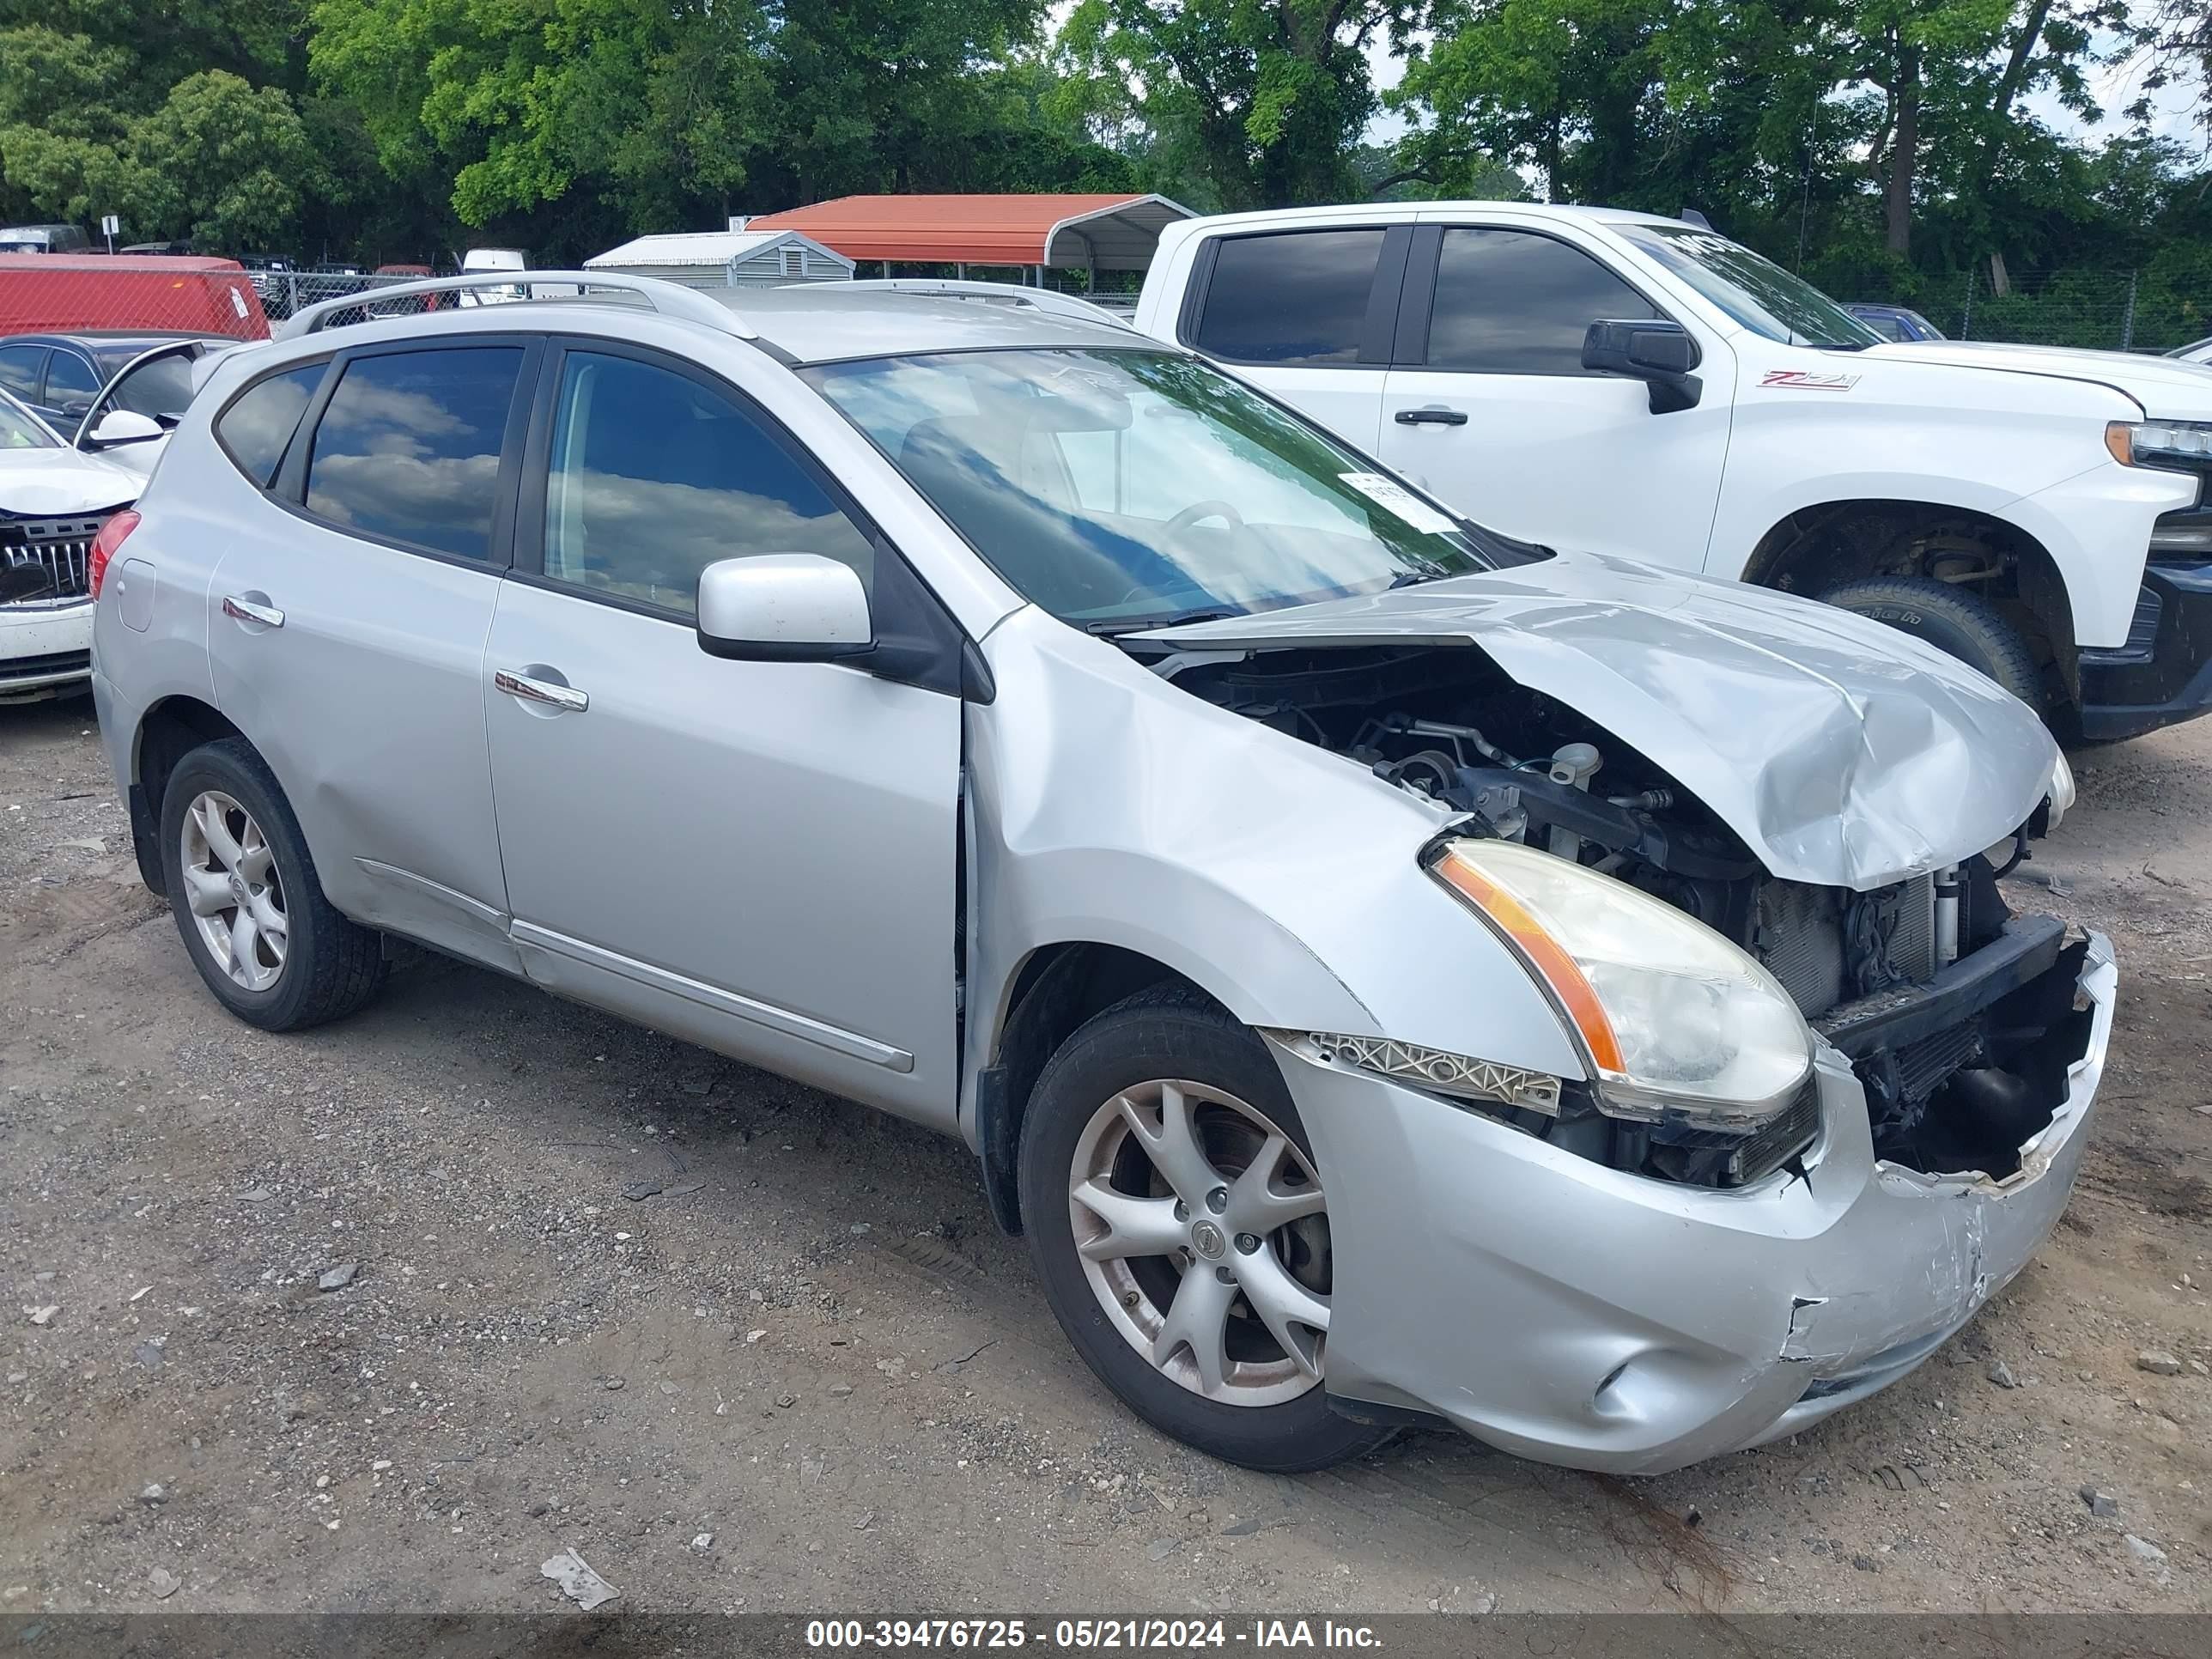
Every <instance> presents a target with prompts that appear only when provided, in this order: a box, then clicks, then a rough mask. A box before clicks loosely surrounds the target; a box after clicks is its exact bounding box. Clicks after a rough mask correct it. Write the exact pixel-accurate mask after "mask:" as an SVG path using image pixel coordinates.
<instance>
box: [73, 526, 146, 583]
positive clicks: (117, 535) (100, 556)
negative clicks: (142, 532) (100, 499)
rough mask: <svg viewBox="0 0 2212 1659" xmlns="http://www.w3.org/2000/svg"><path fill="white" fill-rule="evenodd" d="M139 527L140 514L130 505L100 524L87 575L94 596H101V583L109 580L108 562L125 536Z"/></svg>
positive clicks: (93, 542) (93, 540) (93, 544)
mask: <svg viewBox="0 0 2212 1659" xmlns="http://www.w3.org/2000/svg"><path fill="white" fill-rule="evenodd" d="M137 527H138V515H137V513H133V512H132V511H131V509H130V508H129V507H125V508H124V509H123V510H122V511H121V512H120V513H114V514H112V515H111V516H110V517H109V519H108V520H107V522H106V524H104V525H102V526H100V534H98V535H97V536H94V538H92V559H91V563H90V565H89V567H88V568H87V569H86V571H85V577H86V580H87V581H88V583H89V585H90V586H91V588H92V597H93V598H94V599H98V598H99V597H100V583H102V582H104V581H106V580H107V562H108V561H109V560H110V559H112V558H113V557H114V556H115V550H116V549H117V548H118V547H120V546H122V545H123V538H125V536H128V535H129V534H130V533H131V532H132V531H134V530H136V529H137Z"/></svg>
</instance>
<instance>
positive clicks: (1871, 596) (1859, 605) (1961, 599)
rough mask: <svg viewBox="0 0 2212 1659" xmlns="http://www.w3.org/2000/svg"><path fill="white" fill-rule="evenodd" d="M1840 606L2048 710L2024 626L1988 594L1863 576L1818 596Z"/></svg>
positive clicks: (1916, 579)
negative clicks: (2008, 618)
mask: <svg viewBox="0 0 2212 1659" xmlns="http://www.w3.org/2000/svg"><path fill="white" fill-rule="evenodd" d="M1820 599H1822V600H1823V601H1824V602H1825V603H1826V604H1828V605H1834V606H1836V607H1837V608H1838V610H1843V611H1856V612H1857V614H1858V615H1860V616H1862V617H1871V618H1872V619H1873V620H1874V621H1875V622H1878V623H1885V624H1887V626H1889V627H1891V628H1894V629H1897V630H1898V631H1899V633H1903V634H1910V635H1912V637H1913V638H1915V639H1917V640H1919V641H1923V643H1925V644H1928V645H1932V646H1934V647H1936V649H1937V650H1938V651H1941V652H1942V653H1944V654H1945V655H1946V656H1950V657H1956V658H1957V659H1959V660H1960V662H1963V663H1965V664H1966V665H1967V666H1968V667H1970V668H1973V669H1977V670H1978V671H1980V672H1981V673H1983V674H1984V675H1986V676H1987V677H1988V678H1990V679H1993V680H1995V681H1996V683H1997V684H1999V685H2001V686H2002V687H2003V688H2004V689H2005V690H2008V691H2009V692H2011V693H2012V694H2013V696H2015V697H2018V698H2019V699H2020V700H2021V702H2024V703H2026V704H2027V706H2028V707H2029V708H2033V709H2034V710H2035V711H2036V713H2038V714H2042V713H2044V712H2045V701H2046V700H2045V696H2044V689H2043V674H2042V671H2041V670H2039V668H2038V667H2037V666H2036V662H2035V653H2034V652H2033V651H2032V650H2031V649H2029V647H2028V643H2027V641H2026V640H2025V639H2023V638H2021V633H2020V630H2019V629H2016V628H2015V627H2014V626H2013V625H2012V624H2011V623H2008V622H2007V621H2006V620H2005V619H2004V617H2003V616H2002V614H2001V613H2000V612H1999V611H1997V609H1996V606H1995V605H1991V604H1990V602H1989V601H1988V600H1987V599H1983V598H1982V597H1981V596H1980V595H1979V594H1976V593H1970V592H1966V590H1965V589H1964V588H1961V587H1959V586H1956V585H1954V584H1953V583H1951V582H1940V581H1937V580H1935V579H1934V578H1932V577H1929V576H1863V577H1861V578H1860V579H1859V580H1857V581H1848V582H1843V583H1839V584H1838V586H1834V587H1832V588H1830V589H1828V590H1827V592H1825V593H1822V594H1821V595H1820Z"/></svg>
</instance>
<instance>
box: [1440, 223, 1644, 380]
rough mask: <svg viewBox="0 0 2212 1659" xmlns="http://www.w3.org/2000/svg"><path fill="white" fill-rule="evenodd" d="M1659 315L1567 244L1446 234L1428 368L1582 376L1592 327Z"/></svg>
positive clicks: (1517, 235)
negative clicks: (1605, 321)
mask: <svg viewBox="0 0 2212 1659" xmlns="http://www.w3.org/2000/svg"><path fill="white" fill-rule="evenodd" d="M1657 315H1658V313H1657V312H1656V311H1654V310H1653V309H1652V308H1651V307H1650V306H1649V305H1647V304H1645V303H1644V301H1643V300H1642V299H1641V298H1640V297H1638V295H1637V292H1636V290H1635V289H1632V288H1631V287H1629V286H1628V284H1627V283H1624V282H1622V281H1621V280H1620V277H1618V276H1614V275H1613V273H1612V272H1611V271H1609V270H1607V269H1606V268H1605V267H1604V266H1603V265H1601V264H1598V262H1597V261H1596V260H1595V259H1593V258H1590V257H1589V255H1588V254H1586V253H1583V252H1580V251H1579V250H1577V249H1575V248H1571V247H1569V246H1567V245H1566V244H1565V242H1557V241H1553V240H1552V239H1551V238H1550V237H1548V236H1538V235H1535V234H1532V233H1530V232H1528V231H1522V230H1474V229H1459V230H1447V231H1446V232H1444V235H1443V252H1441V253H1440V254H1439V255H1438V257H1437V298H1436V307H1435V310H1434V312H1433V313H1431V317H1430V321H1429V355H1428V363H1429V366H1430V367H1431V368H1463V369H1475V370H1480V371H1481V372H1483V373H1486V374H1581V373H1582V372H1583V335H1585V334H1586V333H1588V332H1589V325H1591V324H1592V323H1595V322H1597V321H1599V320H1601V319H1612V318H1629V317H1656V316H1657Z"/></svg>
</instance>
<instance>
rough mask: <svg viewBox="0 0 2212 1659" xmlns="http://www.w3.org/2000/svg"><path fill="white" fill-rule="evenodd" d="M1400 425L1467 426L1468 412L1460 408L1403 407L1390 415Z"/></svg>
mask: <svg viewBox="0 0 2212 1659" xmlns="http://www.w3.org/2000/svg"><path fill="white" fill-rule="evenodd" d="M1390 418H1391V419H1392V420H1394V421H1395V422H1398V424H1399V425H1400V426H1465V425H1466V424H1467V412H1466V411H1465V410H1458V409H1401V410H1399V411H1398V412H1397V413H1396V414H1395V415H1394V416H1391V417H1390Z"/></svg>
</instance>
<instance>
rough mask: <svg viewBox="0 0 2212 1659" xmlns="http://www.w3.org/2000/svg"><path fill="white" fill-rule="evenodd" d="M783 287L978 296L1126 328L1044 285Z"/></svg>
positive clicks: (931, 282) (938, 281)
mask: <svg viewBox="0 0 2212 1659" xmlns="http://www.w3.org/2000/svg"><path fill="white" fill-rule="evenodd" d="M784 286H785V287H787V288H821V287H823V286H828V287H830V288H834V289H837V290H838V291H840V292H842V291H843V290H844V289H848V288H865V289H896V291H898V292H900V293H902V294H934V295H939V296H941V297H942V298H945V299H947V300H981V301H984V302H985V303H986V304H989V305H1001V306H1026V307H1029V308H1030V310H1032V311H1048V312H1050V313H1052V314H1053V315H1054V316H1056V317H1073V318H1076V319H1079V320H1080V321H1083V322H1086V323H1108V324H1110V325H1113V326H1114V327H1115V328H1119V329H1127V327H1128V326H1129V319H1127V318H1126V317H1117V316H1115V314H1114V313H1112V312H1110V311H1109V310H1108V309H1107V308H1106V307H1104V306H1102V305H1099V304H1098V303H1097V302H1096V301H1091V300H1085V299H1084V298H1082V297H1081V296H1080V295H1074V294H1060V293H1058V292H1055V291H1054V289H1048V288H1029V287H1025V286H1024V285H1023V284H1021V283H977V282H969V281H967V280H965V279H963V278H957V277H950V276H866V277H855V278H854V280H852V281H851V282H848V283H829V284H826V285H825V284H823V283H785V284H784Z"/></svg>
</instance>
